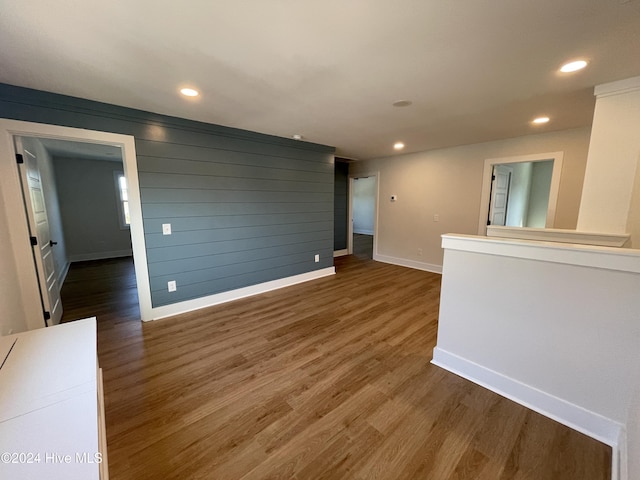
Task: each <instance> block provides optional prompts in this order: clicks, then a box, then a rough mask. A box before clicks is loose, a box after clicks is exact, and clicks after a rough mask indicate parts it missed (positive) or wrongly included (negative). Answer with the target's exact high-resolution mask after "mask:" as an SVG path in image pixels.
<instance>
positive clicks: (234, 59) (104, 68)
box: [0, 0, 640, 159]
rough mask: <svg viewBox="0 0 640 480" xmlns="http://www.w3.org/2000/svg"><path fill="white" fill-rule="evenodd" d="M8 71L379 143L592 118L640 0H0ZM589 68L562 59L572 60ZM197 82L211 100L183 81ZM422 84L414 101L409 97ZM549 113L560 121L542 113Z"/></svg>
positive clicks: (626, 63)
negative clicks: (185, 92)
mask: <svg viewBox="0 0 640 480" xmlns="http://www.w3.org/2000/svg"><path fill="white" fill-rule="evenodd" d="M0 8H1V10H2V14H1V15H0V45H2V48H1V49H0V82H4V83H9V84H13V85H21V86H26V87H31V88H37V89H41V90H47V91H52V92H57V93H63V94H67V95H73V96H77V97H83V98H89V99H92V100H99V101H102V102H108V103H113V104H117V105H124V106H129V107H133V108H139V109H143V110H148V111H152V112H157V113H164V114H169V115H174V116H179V117H184V118H190V119H194V120H200V121H205V122H210V123H215V124H221V125H227V126H232V127H237V128H242V129H246V130H253V131H257V132H263V133H269V134H273V135H279V136H283V137H291V136H292V135H294V134H301V135H303V137H304V139H305V140H308V141H311V142H316V143H323V144H328V145H333V146H335V147H337V153H338V155H342V156H346V157H352V158H358V159H365V158H372V157H379V156H386V155H392V154H394V152H393V149H392V145H393V143H394V142H396V141H399V140H400V141H403V142H404V143H405V144H406V146H407V147H406V149H405V152H412V151H419V150H428V149H434V148H440V147H445V146H451V145H461V144H468V143H476V142H483V141H489V140H494V139H500V138H508V137H514V136H519V135H526V134H531V133H538V132H544V131H551V130H562V129H566V128H572V127H579V126H585V125H589V124H590V123H591V119H592V116H593V107H594V99H593V87H594V86H595V85H598V84H601V83H606V82H610V81H614V80H620V79H623V78H628V77H633V76H637V75H640V0H394V1H389V0H316V1H311V0H306V1H305V0H271V1H266V0H216V1H211V0H191V1H188V2H186V1H185V2H177V1H175V0H173V1H166V0H134V1H127V2H125V1H122V0H120V1H118V0H112V1H106V0H101V1H96V0H83V1H81V2H79V1H77V0H58V1H56V2H51V0H28V1H10V0H0ZM576 57H586V58H588V59H589V60H590V62H591V64H590V66H589V67H588V69H587V70H585V71H583V72H580V73H576V74H573V75H560V74H558V73H557V69H558V68H559V66H560V65H561V64H562V63H563V62H564V61H566V60H570V59H574V58H576ZM184 85H189V86H194V87H196V88H198V89H199V90H200V91H201V92H202V95H201V97H199V98H198V99H196V100H192V101H190V100H188V99H186V98H183V97H180V96H179V95H178V94H177V90H178V88H179V87H180V86H184ZM403 99H408V100H411V101H412V102H413V105H411V106H410V107H406V108H396V107H393V106H392V103H393V102H394V101H397V100H403ZM540 114H546V115H548V116H550V117H551V122H550V123H549V124H547V125H546V126H542V127H535V128H534V127H532V126H531V125H530V124H529V121H530V120H531V119H532V118H533V117H534V116H537V115H540Z"/></svg>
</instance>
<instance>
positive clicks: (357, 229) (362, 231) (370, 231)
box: [349, 175, 378, 259]
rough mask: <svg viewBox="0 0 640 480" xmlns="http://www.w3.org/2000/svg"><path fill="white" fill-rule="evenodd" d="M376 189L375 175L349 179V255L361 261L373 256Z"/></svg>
mask: <svg viewBox="0 0 640 480" xmlns="http://www.w3.org/2000/svg"><path fill="white" fill-rule="evenodd" d="M377 188H378V182H377V176H376V175H369V176H362V177H352V178H351V182H350V189H349V193H350V197H351V201H350V210H351V216H350V218H351V222H350V232H349V240H350V242H349V253H350V254H352V255H356V256H358V257H360V258H363V259H373V254H374V244H375V231H376V198H377Z"/></svg>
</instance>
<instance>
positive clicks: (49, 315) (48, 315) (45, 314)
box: [44, 311, 51, 320]
mask: <svg viewBox="0 0 640 480" xmlns="http://www.w3.org/2000/svg"><path fill="white" fill-rule="evenodd" d="M44 319H45V320H51V314H50V313H49V312H47V311H45V312H44Z"/></svg>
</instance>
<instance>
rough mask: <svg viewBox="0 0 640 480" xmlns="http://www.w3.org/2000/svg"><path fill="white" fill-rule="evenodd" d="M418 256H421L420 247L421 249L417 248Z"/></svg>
mask: <svg viewBox="0 0 640 480" xmlns="http://www.w3.org/2000/svg"><path fill="white" fill-rule="evenodd" d="M418 256H419V257H421V256H422V249H421V248H419V249H418Z"/></svg>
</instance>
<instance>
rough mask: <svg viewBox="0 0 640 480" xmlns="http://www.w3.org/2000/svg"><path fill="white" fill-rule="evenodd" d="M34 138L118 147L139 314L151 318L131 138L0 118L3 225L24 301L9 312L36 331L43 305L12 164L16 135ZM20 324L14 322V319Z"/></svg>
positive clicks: (40, 319) (14, 164)
mask: <svg viewBox="0 0 640 480" xmlns="http://www.w3.org/2000/svg"><path fill="white" fill-rule="evenodd" d="M16 136H20V137H38V138H45V139H58V140H66V141H76V142H84V143H92V144H98V145H110V146H114V147H117V148H118V149H120V152H121V154H122V160H123V167H124V168H123V170H124V175H125V176H126V178H127V182H128V185H129V189H128V195H129V209H130V218H131V225H130V231H131V244H132V251H133V259H134V266H135V282H136V290H137V292H138V297H139V305H140V314H141V318H142V319H143V320H145V319H151V294H150V289H149V279H148V271H147V259H146V251H145V247H144V232H143V224H142V209H141V203H140V189H139V183H138V171H137V162H136V155H135V144H134V138H133V137H132V136H129V135H120V134H113V133H107V132H99V131H89V130H82V129H77V128H71V127H61V126H56V125H48V124H38V123H32V122H22V121H17V120H8V119H0V153H1V155H2V157H1V161H0V185H1V186H2V193H3V197H4V201H5V204H6V205H5V206H6V208H5V212H6V219H7V224H8V225H9V226H10V228H9V235H10V238H11V244H12V248H11V249H10V251H9V252H7V255H10V256H11V257H12V258H13V259H14V262H15V264H16V266H17V269H16V272H15V276H16V280H17V283H18V285H19V288H20V293H21V296H22V300H23V301H22V302H20V304H19V305H20V308H16V309H15V312H11V313H12V314H13V315H15V316H16V318H20V320H19V321H20V322H23V324H24V325H25V326H26V328H28V329H33V328H40V327H42V326H43V323H42V316H43V311H42V305H41V301H40V290H39V286H38V282H37V272H36V269H35V267H34V262H33V253H32V248H31V245H29V244H28V242H25V241H24V239H25V238H27V239H28V238H29V229H28V223H27V219H26V214H25V209H24V202H23V197H22V191H21V186H20V179H19V175H18V170H17V168H16V162H15V150H14V140H13V139H14V137H16ZM16 322H18V320H16Z"/></svg>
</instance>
